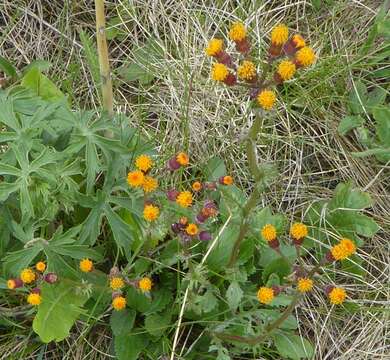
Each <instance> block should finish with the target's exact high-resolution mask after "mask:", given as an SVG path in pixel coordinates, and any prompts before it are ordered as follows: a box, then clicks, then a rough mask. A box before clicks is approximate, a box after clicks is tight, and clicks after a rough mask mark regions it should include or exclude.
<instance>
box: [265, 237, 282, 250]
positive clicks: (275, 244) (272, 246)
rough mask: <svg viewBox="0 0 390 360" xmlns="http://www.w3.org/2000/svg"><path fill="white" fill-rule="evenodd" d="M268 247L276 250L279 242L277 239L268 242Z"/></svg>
mask: <svg viewBox="0 0 390 360" xmlns="http://www.w3.org/2000/svg"><path fill="white" fill-rule="evenodd" d="M268 245H269V247H270V248H272V249H278V248H279V245H280V244H279V240H278V239H274V240H271V241H268Z"/></svg>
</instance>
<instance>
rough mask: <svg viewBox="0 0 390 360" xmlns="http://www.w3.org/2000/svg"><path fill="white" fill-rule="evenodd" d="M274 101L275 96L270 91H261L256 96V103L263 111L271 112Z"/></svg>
mask: <svg viewBox="0 0 390 360" xmlns="http://www.w3.org/2000/svg"><path fill="white" fill-rule="evenodd" d="M275 101H276V94H275V92H274V91H272V90H262V91H261V92H260V93H259V94H258V95H257V102H258V103H259V105H260V106H261V107H262V108H263V109H264V110H271V109H272V108H273V106H274V104H275Z"/></svg>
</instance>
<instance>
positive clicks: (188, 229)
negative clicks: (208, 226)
mask: <svg viewBox="0 0 390 360" xmlns="http://www.w3.org/2000/svg"><path fill="white" fill-rule="evenodd" d="M198 232H199V229H198V227H197V226H196V224H188V225H187V227H186V233H187V234H188V235H191V236H194V235H196V234H197V233H198Z"/></svg>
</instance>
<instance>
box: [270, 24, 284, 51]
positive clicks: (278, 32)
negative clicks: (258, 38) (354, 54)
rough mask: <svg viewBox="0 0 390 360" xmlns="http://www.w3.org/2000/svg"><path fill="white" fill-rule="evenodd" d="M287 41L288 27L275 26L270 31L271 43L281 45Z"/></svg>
mask: <svg viewBox="0 0 390 360" xmlns="http://www.w3.org/2000/svg"><path fill="white" fill-rule="evenodd" d="M287 39H288V27H287V26H286V25H284V24H279V25H276V26H275V27H274V28H273V29H272V31H271V43H272V44H274V45H277V46H280V45H283V44H284V43H285V42H286V41H287Z"/></svg>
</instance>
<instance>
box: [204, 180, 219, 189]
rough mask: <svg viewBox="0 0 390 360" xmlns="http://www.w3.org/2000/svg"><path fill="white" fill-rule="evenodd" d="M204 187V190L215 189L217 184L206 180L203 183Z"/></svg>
mask: <svg viewBox="0 0 390 360" xmlns="http://www.w3.org/2000/svg"><path fill="white" fill-rule="evenodd" d="M204 187H205V189H206V190H216V189H217V184H216V183H215V182H214V181H213V182H207V183H205V184H204Z"/></svg>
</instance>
